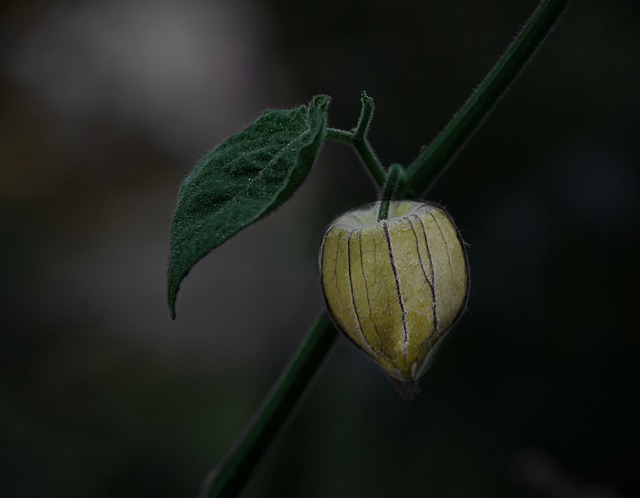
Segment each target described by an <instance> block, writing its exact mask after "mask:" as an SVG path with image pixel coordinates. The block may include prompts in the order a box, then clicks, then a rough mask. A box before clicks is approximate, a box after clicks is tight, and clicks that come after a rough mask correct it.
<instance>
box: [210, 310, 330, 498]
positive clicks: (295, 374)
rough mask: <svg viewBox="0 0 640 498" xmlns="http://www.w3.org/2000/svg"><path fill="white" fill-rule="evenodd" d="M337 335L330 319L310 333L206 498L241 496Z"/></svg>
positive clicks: (221, 467)
mask: <svg viewBox="0 0 640 498" xmlns="http://www.w3.org/2000/svg"><path fill="white" fill-rule="evenodd" d="M337 334H338V332H337V331H336V328H335V327H334V325H333V323H332V322H331V320H330V319H329V318H328V317H327V315H326V314H325V315H323V316H322V317H321V318H320V319H319V320H318V321H317V322H316V324H315V325H314V326H313V328H312V329H311V330H310V331H309V333H308V334H307V336H306V338H305V339H304V341H303V342H302V345H301V346H300V348H299V349H298V351H297V352H296V354H295V356H294V357H293V359H292V360H291V362H290V363H289V365H288V366H287V368H286V369H285V370H284V372H283V373H282V375H281V376H280V378H279V379H278V381H277V382H276V384H275V386H274V388H273V389H272V391H271V392H270V393H269V395H268V396H267V399H266V400H265V402H264V404H263V405H262V407H261V408H260V410H259V411H258V412H257V413H256V414H255V416H254V418H253V419H252V420H251V422H250V423H249V426H248V427H247V428H246V429H245V432H244V433H243V434H242V436H241V437H240V439H239V440H238V441H236V444H235V445H234V447H233V448H232V449H231V451H230V452H229V453H228V454H227V456H226V457H225V459H224V460H223V461H222V462H221V463H220V464H219V465H218V467H216V468H215V469H214V470H213V472H212V473H211V476H210V477H209V478H208V479H207V482H206V483H205V487H204V490H203V493H202V495H201V496H202V497H204V498H214V497H217V498H223V497H224V498H230V497H235V496H239V494H240V493H241V492H242V488H243V487H244V485H245V484H246V483H247V482H248V480H249V478H250V477H251V474H252V473H253V471H254V470H255V468H256V466H257V464H258V463H259V462H260V459H261V457H262V456H263V455H264V453H265V452H266V450H267V449H268V448H269V446H270V444H271V442H272V441H273V439H274V438H275V437H276V435H277V434H278V432H279V431H280V429H281V428H282V426H283V425H284V424H285V422H286V421H287V420H288V418H289V415H290V414H291V412H292V411H293V409H294V408H295V407H296V405H297V403H298V401H299V400H300V398H301V397H302V394H303V393H304V392H305V390H306V389H307V388H308V387H309V385H310V383H311V381H312V379H313V377H314V375H315V374H316V372H317V371H318V369H319V367H320V365H321V364H322V362H323V361H324V358H325V356H326V355H327V353H328V352H329V350H330V349H331V346H332V345H333V342H334V340H335V338H336V336H337Z"/></svg>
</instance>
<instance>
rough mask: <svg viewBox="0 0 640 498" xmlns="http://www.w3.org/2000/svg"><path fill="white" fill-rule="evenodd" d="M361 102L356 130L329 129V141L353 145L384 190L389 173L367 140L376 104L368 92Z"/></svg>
mask: <svg viewBox="0 0 640 498" xmlns="http://www.w3.org/2000/svg"><path fill="white" fill-rule="evenodd" d="M360 102H361V108H360V117H359V118H358V124H357V125H356V127H355V129H354V130H353V131H346V130H340V129H338V128H328V129H327V140H332V141H334V142H340V143H343V144H347V145H352V146H353V147H354V148H355V149H356V152H357V153H358V156H359V157H360V159H361V160H362V162H363V163H364V165H365V166H366V168H367V169H368V170H369V173H371V177H372V178H373V181H374V182H375V183H376V185H377V186H378V187H380V188H383V187H384V184H385V181H386V179H387V173H386V172H385V170H384V168H383V167H382V164H381V163H380V160H379V159H378V156H376V154H375V152H374V151H373V148H372V147H371V144H370V143H369V139H368V138H367V135H368V134H369V127H370V126H371V120H372V119H373V112H374V111H375V104H374V102H373V99H372V98H371V97H369V96H368V95H367V93H366V92H362V95H361V97H360Z"/></svg>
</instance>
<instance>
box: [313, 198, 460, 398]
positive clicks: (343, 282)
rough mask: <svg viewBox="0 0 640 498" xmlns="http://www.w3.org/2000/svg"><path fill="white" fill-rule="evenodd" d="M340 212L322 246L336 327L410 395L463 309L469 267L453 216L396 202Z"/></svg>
mask: <svg viewBox="0 0 640 498" xmlns="http://www.w3.org/2000/svg"><path fill="white" fill-rule="evenodd" d="M379 207H380V203H379V202H377V203H374V204H369V205H366V206H362V207H360V208H358V209H355V210H353V211H349V212H347V213H345V214H343V215H342V216H340V217H339V218H337V219H336V220H335V221H334V222H333V223H332V224H331V226H330V227H329V229H328V230H327V232H326V234H325V236H324V240H323V242H322V249H321V252H320V273H321V276H322V288H323V290H324V296H325V299H326V302H327V306H328V308H329V311H330V313H331V315H332V317H333V319H334V321H335V322H336V323H337V325H338V326H339V328H340V329H341V330H342V331H343V332H344V333H345V334H346V336H347V337H348V338H349V339H351V340H352V341H353V342H354V343H355V344H356V345H357V346H358V347H360V348H361V349H362V350H363V351H364V352H366V353H367V354H368V355H369V356H371V358H373V359H374V361H376V362H377V363H378V365H380V366H381V367H382V368H383V369H384V371H385V372H386V373H387V374H388V375H389V376H390V377H391V378H392V379H393V380H394V381H396V382H395V383H396V385H397V387H398V388H399V390H400V391H401V393H402V394H404V395H405V396H406V397H408V398H412V397H413V396H414V395H415V394H416V393H417V391H418V387H417V383H416V380H417V379H419V378H420V377H421V376H422V375H423V374H424V373H425V371H426V370H427V368H428V367H429V365H430V363H431V361H432V360H433V357H434V355H435V352H436V351H437V349H438V347H439V345H440V344H441V342H442V338H443V337H444V335H445V334H446V333H447V332H448V331H449V330H450V329H451V327H452V326H453V324H454V323H455V322H456V320H457V319H458V318H459V317H460V315H461V314H462V312H463V310H464V307H465V305H466V301H467V293H468V289H469V267H468V263H467V257H466V253H465V250H464V242H463V241H462V238H461V237H460V233H459V232H458V230H457V228H456V226H455V224H454V223H453V220H452V219H451V217H450V216H449V214H448V213H447V212H446V211H445V210H444V209H443V208H442V207H440V206H438V205H435V204H425V203H420V202H412V201H393V202H391V203H390V204H389V215H388V218H387V219H386V220H381V221H378V211H379Z"/></svg>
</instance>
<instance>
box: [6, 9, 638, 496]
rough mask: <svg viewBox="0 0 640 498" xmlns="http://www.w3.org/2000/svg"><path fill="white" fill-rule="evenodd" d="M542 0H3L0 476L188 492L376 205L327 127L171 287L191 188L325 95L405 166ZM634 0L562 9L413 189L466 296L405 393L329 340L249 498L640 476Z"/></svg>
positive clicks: (105, 489) (228, 440) (553, 489)
mask: <svg viewBox="0 0 640 498" xmlns="http://www.w3.org/2000/svg"><path fill="white" fill-rule="evenodd" d="M537 3H538V2H537V1H536V0H518V1H513V0H485V1H483V2H474V1H470V0H427V1H423V2H409V1H402V0H396V1H394V2H389V1H382V0H367V1H365V0H339V1H338V0H324V1H322V2H319V1H315V0H312V1H308V2H293V1H291V0H262V1H252V0H216V1H204V0H183V1H181V2H177V1H169V0H154V1H151V0H146V1H125V0H111V1H109V2H107V1H98V0H94V1H86V2H80V1H71V0H68V1H54V2H44V1H30V2H17V1H13V2H5V3H3V4H2V7H0V36H1V40H2V45H1V47H2V48H1V49H0V50H1V54H2V58H1V60H0V278H1V280H2V285H1V286H0V422H1V423H0V496H2V497H18V498H23V497H24V498H27V497H76V496H77V497H98V498H100V497H113V496H117V497H142V496H154V497H195V496H196V495H197V493H198V491H199V488H200V485H201V482H202V480H203V479H204V477H205V475H206V474H207V473H208V471H209V470H210V469H211V468H212V467H213V466H214V465H215V464H216V463H217V462H218V461H219V460H220V458H221V457H222V456H223V455H224V453H225V452H226V451H227V449H228V448H229V446H230V445H231V444H232V443H233V441H234V440H235V438H236V437H237V436H238V435H239V434H240V432H241V431H242V428H243V427H244V425H245V424H246V423H247V421H248V420H249V418H250V417H251V415H252V413H253V412H254V411H255V410H256V408H257V407H258V406H259V404H260V403H261V401H262V399H263V397H264V396H265V394H266V392H267V391H268V389H269V388H270V386H271V385H272V383H273V382H274V380H275V379H276V377H277V375H278V374H279V372H280V371H281V369H282V368H283V366H284V365H285V363H286V362H287V360H288V358H289V357H290V355H291V354H292V353H293V351H294V350H295V349H296V347H297V345H298V343H299V342H300V340H301V339H302V337H303V336H304V334H305V333H306V331H307V329H308V328H309V327H310V326H311V324H312V323H314V322H315V320H316V319H317V317H318V316H319V315H320V313H321V312H322V309H323V300H322V295H321V291H320V286H319V278H318V274H317V252H318V248H319V244H320V241H321V238H322V234H323V230H324V228H325V227H326V226H327V225H328V223H329V222H330V221H331V220H332V219H333V218H334V217H335V216H337V215H338V214H340V213H341V212H343V211H344V210H346V209H349V208H352V207H355V206H357V205H359V204H362V203H365V202H369V201H371V200H373V199H374V198H375V196H376V192H375V190H374V189H373V187H372V185H371V183H370V181H369V179H368V177H367V175H366V173H365V172H364V170H363V169H362V168H361V167H360V165H359V164H358V162H357V160H356V159H355V157H354V155H353V154H352V152H351V151H350V150H348V149H346V148H344V147H343V146H340V145H338V144H328V145H327V146H326V147H325V148H324V149H323V151H322V154H321V157H320V160H319V162H318V163H317V165H316V167H315V168H314V170H313V171H312V173H311V176H310V178H309V180H308V181H307V182H306V184H305V185H304V186H303V187H302V189H300V191H299V192H298V194H297V195H296V197H295V198H294V199H293V200H292V201H290V202H289V203H288V204H286V205H285V206H284V207H283V208H282V209H280V210H278V211H277V212H276V213H275V214H273V215H271V216H270V217H269V218H268V219H266V220H264V221H262V222H261V223H259V224H257V225H256V226H253V227H251V228H250V229H247V230H245V231H244V232H242V233H240V234H238V235H237V236H236V237H234V238H233V239H232V240H231V241H229V242H228V243H227V244H226V245H224V246H222V247H220V248H219V249H217V250H216V251H214V252H213V253H212V254H210V255H209V256H208V257H207V258H205V259H204V260H203V261H202V262H201V263H199V264H198V265H197V267H196V268H195V269H194V271H193V272H192V273H191V274H190V275H189V277H188V278H187V279H186V280H185V282H184V283H183V286H182V290H181V294H180V296H179V299H178V307H177V311H178V318H177V320H176V321H175V322H172V321H171V320H170V318H169V313H168V310H167V306H166V299H165V292H166V291H165V276H166V268H167V257H168V248H169V227H170V222H171V216H172V212H173V207H174V204H175V199H176V193H177V189H178V186H179V184H180V182H181V180H182V179H183V178H184V177H185V175H186V174H188V172H189V171H190V169H191V167H192V166H193V164H194V163H195V162H196V161H197V159H198V158H199V157H200V156H201V155H203V154H204V153H205V152H206V151H207V150H208V149H209V148H211V147H212V146H214V145H215V144H217V143H219V142H220V141H221V140H224V139H225V138H226V137H228V136H229V135H231V134H232V133H234V132H236V131H238V130H240V129H241V128H242V127H244V126H245V125H247V124H248V123H250V122H251V121H252V120H253V119H255V118H256V117H257V116H258V115H259V114H260V113H261V112H262V110H263V109H264V108H266V107H290V106H295V105H298V104H301V103H306V102H308V100H309V99H310V98H311V96H313V95H314V94H317V93H327V94H329V95H331V96H332V97H333V100H332V104H331V108H330V113H329V116H330V124H331V125H332V126H337V127H342V128H351V127H352V126H354V124H355V121H356V118H357V114H358V110H359V95H360V92H361V91H362V90H366V91H367V92H368V93H369V95H371V96H373V97H374V98H375V100H376V104H377V113H376V116H375V119H374V124H373V129H372V132H371V141H372V143H373V145H374V147H375V148H376V150H377V152H378V153H379V155H380V157H381V158H382V159H383V161H384V162H385V164H389V163H390V162H401V163H403V164H407V163H408V162H410V161H411V160H412V159H413V158H414V157H415V156H416V155H417V153H418V152H419V149H420V147H421V146H422V145H424V144H427V143H429V141H430V140H431V139H432V138H433V137H434V135H435V134H436V133H437V132H438V131H439V130H440V129H441V128H442V127H443V126H444V124H445V123H446V121H447V120H448V118H449V117H450V116H451V114H452V113H453V112H454V111H455V110H456V109H457V108H458V107H459V106H460V105H461V104H462V102H463V101H464V100H465V98H466V97H467V96H468V95H469V93H470V92H471V90H472V89H473V88H474V87H475V86H476V85H477V84H478V83H479V81H480V80H481V78H482V77H483V76H484V74H485V73H486V72H487V71H488V69H489V68H490V67H491V66H492V64H493V63H494V62H495V60H496V58H497V57H498V55H499V54H501V53H502V52H503V50H504V49H505V48H506V46H507V45H508V43H509V42H510V41H511V40H512V39H513V37H514V35H515V34H516V33H517V31H518V30H519V28H520V26H522V25H523V23H524V22H525V21H526V19H527V17H528V16H529V14H530V13H531V12H532V11H533V9H534V7H535V6H536V5H537ZM639 61H640V3H639V2H638V1H637V0H610V1H608V2H600V1H597V0H583V1H579V2H578V1H576V2H573V3H572V4H571V5H570V7H569V9H568V11H567V13H566V15H565V16H564V18H563V19H562V21H561V23H560V24H559V25H558V26H557V28H556V30H555V31H554V32H553V33H552V35H551V36H550V37H549V39H548V40H547V42H546V44H545V45H543V47H542V49H541V50H540V51H539V53H538V55H537V57H536V58H535V59H534V60H533V62H532V64H530V65H529V66H528V67H527V68H526V70H525V72H524V73H523V75H522V76H521V77H520V78H519V80H518V81H517V82H516V84H515V85H514V86H513V88H512V89H511V91H510V93H509V94H508V95H507V97H506V98H505V99H504V100H503V101H502V102H501V103H500V105H499V106H498V107H497V108H496V110H495V112H494V114H493V115H492V116H491V117H490V119H489V120H488V121H487V122H486V124H485V125H484V127H483V128H481V129H480V130H479V131H478V132H477V133H476V135H475V136H474V137H473V138H472V140H470V141H469V143H468V145H467V147H466V148H465V149H464V150H463V151H462V153H461V154H460V155H459V157H458V158H457V159H456V161H455V162H454V163H453V164H452V167H451V168H450V169H449V170H448V172H447V173H446V174H445V175H444V176H443V177H442V178H441V180H440V181H439V183H438V184H437V185H436V186H435V187H434V188H433V189H432V191H431V192H430V196H429V197H430V199H431V200H435V201H438V202H440V203H442V204H444V205H446V206H448V208H449V210H450V212H451V213H452V214H453V216H454V218H455V220H456V222H457V224H458V226H459V227H460V228H461V229H462V233H463V237H464V238H465V240H466V241H467V242H468V243H469V244H470V246H471V247H470V251H469V255H470V260H471V269H472V287H471V298H470V301H469V310H468V312H467V313H466V315H465V316H464V317H463V318H462V320H461V322H460V323H459V324H458V326H457V327H456V329H455V331H454V332H452V333H451V334H450V335H449V338H448V339H447V341H446V343H445V344H444V346H443V347H442V349H441V352H440V354H439V358H438V360H437V361H436V363H435V365H434V367H433V369H432V370H430V371H429V373H428V374H427V375H426V376H425V377H424V379H423V381H422V392H421V394H420V395H419V397H418V398H417V399H416V400H415V401H414V402H412V403H408V402H406V401H404V400H402V399H401V398H400V397H399V396H398V394H397V393H396V392H395V391H394V388H393V386H392V385H391V383H390V382H388V381H387V380H386V378H385V377H384V375H383V373H382V372H381V371H380V370H379V369H378V368H377V367H376V366H375V365H374V364H373V363H372V362H371V361H369V360H368V359H367V358H365V357H364V355H363V354H362V353H361V352H359V351H357V350H356V349H355V347H354V346H352V345H351V344H350V343H349V342H348V341H346V340H345V339H344V338H342V337H340V338H339V340H338V341H337V344H336V346H335V348H334V350H333V352H332V355H331V356H330V358H329V360H328V361H327V362H326V364H325V366H324V368H323V371H322V374H321V376H320V377H319V379H318V381H317V382H316V383H315V385H314V386H313V388H312V389H311V390H310V392H309V394H308V396H307V397H306V399H305V402H304V404H303V405H302V406H301V408H300V409H299V410H298V412H297V413H296V416H295V418H294V420H293V421H292V422H291V423H290V424H289V426H288V428H287V430H286V432H285V433H284V434H283V435H282V437H281V438H280V439H279V440H278V441H277V443H276V444H275V446H274V447H273V450H272V451H271V452H270V454H269V455H268V458H267V459H266V460H265V462H264V464H263V465H262V466H261V467H260V468H259V470H258V472H257V474H256V476H255V479H254V480H253V481H252V482H251V484H250V485H249V487H248V490H247V494H246V496H247V497H267V496H269V497H271V496H274V497H275V496H277V497H309V498H315V497H329V496H330V497H347V496H348V497H365V496H366V497H389V496H404V497H422V496H428V497H431V498H436V497H471V496H472V497H511V496H523V497H542V498H544V497H569V498H572V497H575V498H587V497H588V498H619V497H620V498H621V497H630V496H640V484H639V483H638V475H637V474H638V469H639V468H640V457H639V455H640V452H639V450H640V409H639V408H638V394H639V392H640V390H639V388H640V382H639V381H640V373H639V369H638V361H637V358H638V354H639V353H640V335H639V334H638V322H639V321H640V305H639V302H640V288H639V285H638V282H639V281H640V259H639V258H638V246H639V244H640V232H639V230H638V227H639V221H640V195H639V193H640V177H639V174H640V168H639V166H640V140H639V139H640V63H639Z"/></svg>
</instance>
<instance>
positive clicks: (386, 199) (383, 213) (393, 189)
mask: <svg viewBox="0 0 640 498" xmlns="http://www.w3.org/2000/svg"><path fill="white" fill-rule="evenodd" d="M403 173H404V170H403V169H402V166H400V165H399V164H392V165H391V167H390V168H389V174H388V175H387V181H386V183H385V185H384V189H383V190H382V198H381V199H380V209H379V210H378V221H381V220H386V219H387V218H388V217H389V203H390V202H391V200H392V199H393V198H394V197H395V196H396V193H397V192H398V187H399V185H400V183H401V179H402V175H403Z"/></svg>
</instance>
